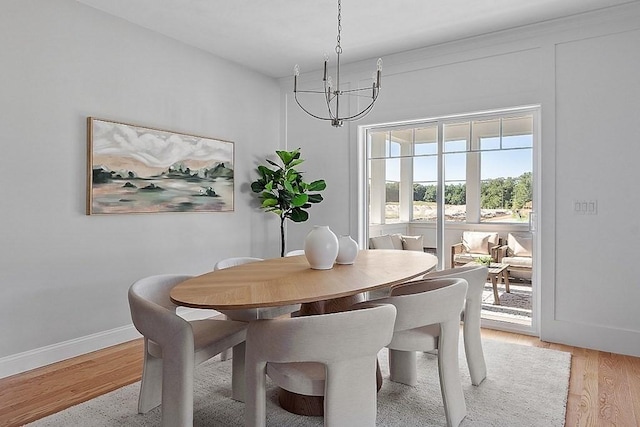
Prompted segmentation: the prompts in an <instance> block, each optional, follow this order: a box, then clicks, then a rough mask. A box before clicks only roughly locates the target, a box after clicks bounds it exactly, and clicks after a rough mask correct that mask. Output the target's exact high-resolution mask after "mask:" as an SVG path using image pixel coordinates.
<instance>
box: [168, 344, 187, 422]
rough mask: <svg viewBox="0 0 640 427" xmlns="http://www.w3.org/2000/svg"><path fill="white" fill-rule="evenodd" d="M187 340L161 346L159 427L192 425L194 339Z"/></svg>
mask: <svg viewBox="0 0 640 427" xmlns="http://www.w3.org/2000/svg"><path fill="white" fill-rule="evenodd" d="M186 341H190V342H185V343H180V344H186V345H184V346H183V345H176V346H175V347H171V348H167V349H163V369H162V379H163V381H162V427H175V426H192V425H193V371H194V356H193V340H192V339H191V340H186ZM189 345H190V347H189Z"/></svg>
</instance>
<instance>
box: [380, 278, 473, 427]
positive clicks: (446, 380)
mask: <svg viewBox="0 0 640 427" xmlns="http://www.w3.org/2000/svg"><path fill="white" fill-rule="evenodd" d="M466 294H467V282H466V280H464V279H438V280H436V279H434V280H418V281H412V282H408V283H403V284H400V285H396V286H394V287H392V288H391V296H390V297H387V298H381V299H377V300H374V301H371V302H375V303H383V304H393V305H394V306H395V307H396V308H397V310H398V313H397V316H396V324H395V330H394V333H393V339H392V340H391V342H390V343H389V345H387V347H388V348H389V371H390V379H391V381H395V382H399V383H403V384H407V385H410V386H415V385H416V383H417V368H416V352H417V351H420V352H424V351H431V350H435V349H436V348H437V349H438V372H439V376H440V391H441V392H442V401H443V403H444V413H445V416H446V421H447V426H449V427H457V426H458V425H459V424H460V422H461V421H462V420H463V419H464V417H465V416H466V413H467V409H466V404H465V400H464V395H463V393H462V384H461V381H460V371H459V366H458V338H459V336H460V313H461V311H462V306H463V305H464V300H465V296H466ZM371 302H370V303H371ZM431 325H435V326H436V327H438V328H439V334H437V335H435V336H434V334H433V333H431Z"/></svg>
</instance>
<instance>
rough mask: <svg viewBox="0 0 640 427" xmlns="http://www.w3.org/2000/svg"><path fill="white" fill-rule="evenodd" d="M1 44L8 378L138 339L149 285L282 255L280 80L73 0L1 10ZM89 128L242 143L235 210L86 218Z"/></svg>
mask: <svg viewBox="0 0 640 427" xmlns="http://www.w3.org/2000/svg"><path fill="white" fill-rule="evenodd" d="M0 40H2V48H1V49H0V89H1V96H0V130H1V132H2V137H1V144H2V152H1V154H0V212H1V213H0V247H1V249H0V289H1V290H2V298H0V365H2V363H1V362H3V361H5V362H7V361H10V362H12V363H13V362H16V359H20V356H21V355H23V356H25V355H26V356H29V355H31V356H32V355H33V354H32V353H37V352H38V349H40V348H43V347H46V346H52V345H53V346H56V345H59V344H60V343H65V342H69V340H71V341H73V340H77V339H82V337H86V336H91V334H101V333H104V332H105V331H111V330H118V328H121V327H127V326H129V325H130V324H131V320H130V317H129V308H128V304H127V296H126V295H127V289H128V287H129V285H130V284H131V283H132V282H133V281H134V280H136V279H138V278H140V277H143V276H146V275H151V274H159V273H172V272H175V273H192V274H199V273H202V272H204V271H208V270H210V269H211V268H212V266H213V264H214V263H215V262H216V261H217V260H218V259H220V258H223V257H227V256H238V255H253V256H277V255H278V253H279V249H278V247H277V242H278V241H279V240H278V239H279V228H278V223H277V221H274V219H276V218H275V216H274V218H273V219H270V218H269V217H268V216H267V215H265V214H264V213H263V212H261V211H260V210H258V209H255V207H253V206H252V205H251V204H252V202H253V201H254V198H253V195H252V194H251V193H250V189H249V188H248V185H249V183H250V181H251V180H252V179H255V172H254V169H255V166H256V164H257V162H258V161H261V160H262V159H263V158H264V156H265V155H268V154H271V153H273V152H274V150H275V149H277V148H278V147H279V146H280V144H281V141H280V139H281V133H280V110H279V107H280V93H279V87H278V83H277V82H276V81H275V80H273V79H271V78H267V77H264V76H262V75H260V74H257V73H254V72H252V71H249V70H247V69H245V68H242V67H240V66H237V65H235V64H232V63H230V62H227V61H225V60H222V59H219V58H216V57H214V56H211V55H209V54H207V53H205V52H203V51H199V50H197V49H194V48H190V47H187V46H185V45H182V44H180V43H178V42H176V41H174V40H172V39H169V38H166V37H163V36H161V35H158V34H156V33H153V32H150V31H147V30H145V29H142V28H140V27H137V26H134V25H132V24H130V23H128V22H126V21H124V20H121V19H117V18H114V17H112V16H110V15H107V14H104V13H102V12H99V11H97V10H95V9H92V8H89V7H87V6H84V5H81V4H78V3H77V2H75V1H72V0H55V1H52V0H8V1H7V0H4V1H3V2H2V13H0ZM87 116H95V117H98V118H104V119H110V120H116V121H121V122H125V123H133V124H138V125H143V126H150V127H156V128H161V129H167V130H173V131H178V132H184V133H190V134H196V135H204V136H210V137H215V138H221V139H225V140H230V141H234V142H235V173H236V176H235V211H234V212H229V213H184V214H180V213H172V214H139V215H103V216H86V215H85V195H86V124H85V120H86V117H87ZM98 341H99V340H98ZM47 348H48V347H47ZM26 356H25V357H26ZM45 359H46V358H45ZM43 361H44V362H46V361H47V360H43ZM18 365H19V363H18ZM18 365H15V366H18ZM28 365H29V364H28V363H26V364H25V365H24V367H25V368H28V367H30V366H28ZM2 372H3V370H2V366H0V374H1V373H2ZM0 376H1V375H0Z"/></svg>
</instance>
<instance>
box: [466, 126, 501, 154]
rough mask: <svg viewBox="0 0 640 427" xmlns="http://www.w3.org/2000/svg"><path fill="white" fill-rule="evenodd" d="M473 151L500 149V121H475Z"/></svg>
mask: <svg viewBox="0 0 640 427" xmlns="http://www.w3.org/2000/svg"><path fill="white" fill-rule="evenodd" d="M471 149H472V150H473V151H477V150H499V149H500V119H491V120H474V121H473V124H472V135H471Z"/></svg>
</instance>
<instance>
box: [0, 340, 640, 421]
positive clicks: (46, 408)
mask: <svg viewBox="0 0 640 427" xmlns="http://www.w3.org/2000/svg"><path fill="white" fill-rule="evenodd" d="M483 337H485V338H487V339H495V340H501V341H505V342H511V343H516V344H522V345H530V346H536V347H545V348H551V349H555V350H560V351H566V352H570V353H571V354H572V355H573V357H572V361H571V378H570V380H569V396H568V401H567V414H566V423H565V424H566V426H570V427H573V426H622V427H634V426H640V358H638V357H630V356H622V355H618V354H612V353H606V352H602V351H595V350H587V349H583V348H578V347H571V346H565V345H559V344H551V343H547V342H543V341H540V340H539V339H538V338H535V337H530V336H527V335H519V334H512V333H508V332H500V331H495V330H489V329H483ZM523 369H526V367H525V366H523ZM141 370H142V341H141V340H136V341H131V342H128V343H124V344H120V345H117V346H114V347H110V348H108V349H104V350H101V351H97V352H94V353H89V354H86V355H83V356H79V357H76V358H73V359H69V360H65V361H63V362H59V363H56V364H53V365H50V366H45V367H42V368H38V369H35V370H33V371H29V372H26V373H23V374H19V375H16V376H13V377H8V378H4V379H0V426H6V427H10V426H20V425H23V424H25V423H28V422H31V421H34V420H37V419H39V418H42V417H45V416H47V415H50V414H53V413H55V412H58V411H61V410H63V409H65V408H68V407H70V406H73V405H76V404H78V403H81V402H84V401H86V400H89V399H92V398H94V397H96V396H99V395H101V394H104V393H107V392H109V391H112V390H115V389H117V388H120V387H122V386H125V385H127V384H131V383H133V382H136V381H138V380H140V375H141Z"/></svg>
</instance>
